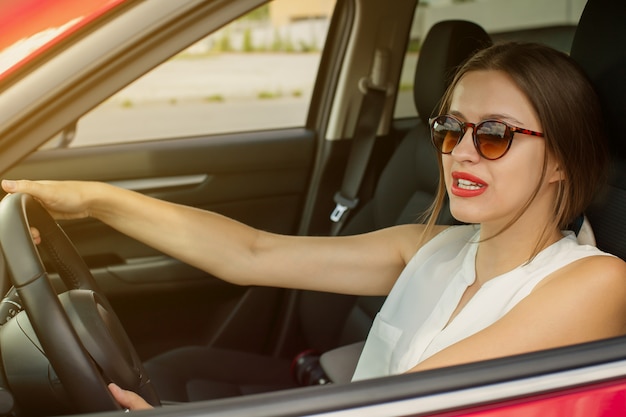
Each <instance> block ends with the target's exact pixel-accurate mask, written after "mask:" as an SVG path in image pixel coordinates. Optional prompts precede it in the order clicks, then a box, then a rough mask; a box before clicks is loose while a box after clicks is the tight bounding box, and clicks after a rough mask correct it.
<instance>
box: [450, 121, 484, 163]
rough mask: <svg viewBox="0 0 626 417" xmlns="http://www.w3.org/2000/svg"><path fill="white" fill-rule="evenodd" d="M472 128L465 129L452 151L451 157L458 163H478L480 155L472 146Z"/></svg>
mask: <svg viewBox="0 0 626 417" xmlns="http://www.w3.org/2000/svg"><path fill="white" fill-rule="evenodd" d="M472 133H473V127H469V126H468V127H467V129H465V132H464V133H463V136H461V139H459V141H458V142H457V144H456V146H455V147H454V148H453V149H452V153H451V155H452V157H453V158H455V159H456V160H458V161H473V162H475V161H478V160H479V159H480V155H479V154H478V151H477V150H476V147H475V146H474V139H473V138H472Z"/></svg>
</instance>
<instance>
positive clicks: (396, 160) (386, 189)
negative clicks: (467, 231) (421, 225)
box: [146, 21, 491, 401]
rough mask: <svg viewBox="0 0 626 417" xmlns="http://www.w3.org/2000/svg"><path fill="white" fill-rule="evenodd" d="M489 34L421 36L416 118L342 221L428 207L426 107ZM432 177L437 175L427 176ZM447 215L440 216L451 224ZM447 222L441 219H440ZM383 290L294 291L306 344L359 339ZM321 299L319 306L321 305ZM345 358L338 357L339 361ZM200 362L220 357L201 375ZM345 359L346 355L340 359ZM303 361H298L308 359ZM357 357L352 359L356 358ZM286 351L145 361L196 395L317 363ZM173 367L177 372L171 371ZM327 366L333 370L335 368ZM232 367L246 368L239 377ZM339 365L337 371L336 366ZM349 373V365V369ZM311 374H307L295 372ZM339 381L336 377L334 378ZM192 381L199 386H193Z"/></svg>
mask: <svg viewBox="0 0 626 417" xmlns="http://www.w3.org/2000/svg"><path fill="white" fill-rule="evenodd" d="M490 42H491V40H490V38H489V35H488V34H487V33H486V32H485V31H484V29H482V28H481V27H480V26H478V25H476V24H473V23H470V22H466V21H444V22H440V23H438V24H436V25H435V26H433V27H432V28H431V30H430V31H429V33H428V35H427V36H426V38H425V39H424V43H423V45H422V50H421V54H420V61H419V62H425V63H427V64H424V65H419V62H418V65H417V67H416V72H415V84H414V85H415V87H414V100H415V105H416V107H417V108H418V109H419V114H420V115H422V116H421V120H420V123H418V124H417V126H416V127H415V128H413V129H412V130H411V131H409V132H408V133H407V135H406V136H405V137H404V138H403V139H402V140H401V142H400V144H399V145H398V147H397V148H396V150H395V151H394V153H393V155H392V156H391V158H390V160H389V162H388V163H387V164H386V165H385V167H384V169H383V170H382V173H381V176H380V179H379V181H378V183H377V185H376V187H375V190H374V193H373V197H372V199H371V200H369V201H368V202H367V203H365V204H363V205H362V207H361V208H360V210H359V211H358V212H357V213H356V214H355V215H354V216H353V217H352V218H351V219H350V221H349V222H348V224H347V225H346V227H345V228H344V229H343V231H342V233H344V234H357V233H365V232H369V231H373V230H377V229H380V228H383V227H388V226H392V225H397V224H403V223H408V222H413V221H415V220H416V216H417V214H418V213H422V212H424V211H426V210H427V209H428V207H429V206H430V204H431V202H432V201H433V199H434V196H435V193H436V186H437V182H436V180H435V179H436V178H437V176H438V167H437V162H436V154H435V152H434V149H433V148H432V145H431V143H430V133H429V129H428V115H430V114H433V111H436V110H435V109H436V106H437V104H438V102H439V98H440V97H441V96H442V95H443V93H444V91H445V89H446V87H447V85H448V83H449V82H450V81H451V75H453V74H454V70H455V68H456V67H457V66H458V65H460V64H461V63H462V62H463V61H464V60H465V59H466V58H467V57H469V56H470V55H471V54H472V53H473V52H475V51H476V50H478V49H480V48H482V47H485V46H488V45H489V44H490ZM433 180H435V181H433ZM451 221H452V220H451V216H450V214H449V213H448V214H447V216H442V219H441V222H442V224H450V222H451ZM446 222H447V223H446ZM383 301H384V297H354V296H345V295H337V294H329V293H319V292H313V291H302V292H301V293H300V294H299V298H298V307H297V309H298V312H299V314H298V320H299V321H300V328H301V332H302V336H303V337H304V338H305V340H306V342H307V344H308V345H309V346H310V347H309V348H308V350H309V351H313V352H326V351H328V350H330V349H332V348H336V347H339V346H343V345H347V344H352V343H358V342H361V341H364V340H365V338H366V336H367V332H368V331H369V328H370V327H371V324H372V321H373V319H374V316H375V315H376V312H377V311H378V309H379V308H380V306H381V305H382V302H383ZM322 307H323V308H322ZM342 362H343V361H342ZM199 363H207V364H215V363H220V364H221V366H220V369H219V370H216V369H214V367H213V366H211V367H208V369H206V371H205V372H207V373H208V374H207V375H203V374H202V371H199V370H198V364H199ZM344 363H345V362H344ZM307 365H309V366H310V365H311V364H309V363H306V364H303V365H300V366H303V367H305V368H306V367H307ZM354 365H356V363H354ZM294 366H295V367H296V368H298V364H297V363H295V364H292V363H291V361H290V360H288V359H282V360H281V359H277V358H274V357H271V356H262V355H252V354H250V353H246V352H240V351H235V350H223V349H215V348H211V347H195V348H182V349H180V350H178V351H173V352H168V353H167V354H165V355H163V356H159V357H157V358H154V359H152V360H150V361H148V362H147V363H146V367H147V371H148V372H149V373H150V374H151V375H153V377H154V376H158V377H157V378H156V379H155V380H156V381H169V384H168V385H167V386H159V385H158V383H157V390H159V392H160V393H161V395H162V396H163V398H167V399H169V400H174V401H199V400H206V399H211V398H221V397H226V396H233V395H242V394H250V393H255V392H260V391H266V390H267V391H269V390H274V389H280V388H284V387H286V386H290V385H291V384H292V383H293V382H297V381H294V378H293V376H292V374H293V373H294V372H295V373H302V372H306V373H312V372H316V371H317V372H319V370H316V369H315V367H311V369H308V370H302V371H298V369H295V370H294V369H293V367H294ZM173 368H176V369H177V372H176V373H174V372H173V371H172V369H173ZM336 368H337V367H333V370H334V371H335V372H337V371H339V370H338V369H336ZM234 369H244V370H245V372H243V373H242V374H241V375H240V377H239V378H240V379H237V377H235V376H234V375H233V370H234ZM339 372H342V371H339ZM347 373H349V371H348V372H347ZM300 378H301V379H303V380H310V379H311V378H310V377H309V376H308V375H300ZM333 380H334V381H335V382H337V379H336V378H333ZM198 386H201V387H202V388H201V389H199V388H198Z"/></svg>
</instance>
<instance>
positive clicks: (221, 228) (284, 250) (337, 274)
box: [3, 181, 441, 295]
mask: <svg viewBox="0 0 626 417" xmlns="http://www.w3.org/2000/svg"><path fill="white" fill-rule="evenodd" d="M3 188H4V189H5V191H7V192H24V193H28V194H31V195H33V196H34V197H35V198H37V199H38V200H40V201H41V202H42V203H43V204H44V206H45V207H46V208H47V209H48V210H49V211H50V212H51V214H52V215H53V216H54V217H56V218H62V219H68V218H82V217H93V218H96V219H99V220H101V221H103V222H104V223H106V224H108V225H110V226H111V227H113V228H115V229H116V230H118V231H120V232H122V233H124V234H126V235H128V236H130V237H132V238H135V239H137V240H139V241H141V242H143V243H145V244H147V245H150V246H152V247H154V248H155V249H157V250H159V251H161V252H163V253H166V254H168V255H170V256H172V257H175V258H177V259H180V260H181V261H183V262H186V263H189V264H191V265H193V266H196V267H198V268H201V269H203V270H205V271H207V272H209V273H211V274H213V275H215V276H217V277H219V278H221V279H224V280H227V281H229V282H232V283H236V284H240V285H266V286H277V287H285V288H298V289H311V290H322V291H331V292H339V293H349V294H370V295H373V294H378V295H382V294H387V293H388V292H389V290H390V289H391V287H392V286H393V283H394V282H395V280H396V278H397V277H398V275H399V274H400V272H401V271H402V269H403V268H404V266H405V265H406V263H407V262H408V260H409V259H410V258H411V256H412V255H413V254H414V253H415V251H416V250H417V249H418V245H419V242H420V239H421V235H422V231H423V226H422V225H406V226H398V227H393V228H389V229H385V230H380V231H376V232H372V233H368V234H364V235H359V236H349V237H333V238H329V237H299V236H284V235H278V234H273V233H268V232H264V231H260V230H257V229H254V228H251V227H249V226H246V225H244V224H242V223H239V222H237V221H234V220H231V219H228V218H226V217H224V216H221V215H219V214H216V213H212V212H209V211H205V210H200V209H196V208H192V207H188V206H182V205H178V204H173V203H169V202H166V201H162V200H157V199H154V198H151V197H148V196H145V195H143V194H139V193H135V192H132V191H128V190H124V189H121V188H117V187H113V186H111V185H108V184H104V183H96V182H71V181H70V182H48V181H41V182H32V181H11V182H8V181H4V182H3ZM440 230H441V228H436V230H435V231H434V233H436V232H439V231H440ZM434 233H433V234H434Z"/></svg>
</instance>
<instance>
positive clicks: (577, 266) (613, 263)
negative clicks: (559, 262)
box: [537, 251, 626, 306]
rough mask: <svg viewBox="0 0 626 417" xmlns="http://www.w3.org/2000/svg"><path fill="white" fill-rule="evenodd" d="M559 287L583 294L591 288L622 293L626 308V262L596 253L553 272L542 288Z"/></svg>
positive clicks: (615, 257)
mask: <svg viewBox="0 0 626 417" xmlns="http://www.w3.org/2000/svg"><path fill="white" fill-rule="evenodd" d="M548 285H549V286H559V287H562V289H563V291H567V292H583V293H584V292H585V291H588V290H590V289H591V288H592V287H593V288H595V289H598V290H601V291H603V292H607V293H608V292H616V293H623V295H624V297H625V298H623V299H622V300H623V304H624V305H625V306H626V262H624V261H623V260H622V259H621V258H619V257H617V256H613V255H610V254H607V253H603V252H600V251H598V253H597V254H595V255H592V256H587V257H584V258H581V259H578V260H576V261H574V262H571V263H570V264H568V265H566V266H564V267H563V268H560V269H559V270H557V271H555V272H554V273H553V274H551V276H550V277H548V278H547V279H546V280H544V281H543V282H542V283H541V285H539V286H537V288H538V289H539V288H541V287H542V286H548Z"/></svg>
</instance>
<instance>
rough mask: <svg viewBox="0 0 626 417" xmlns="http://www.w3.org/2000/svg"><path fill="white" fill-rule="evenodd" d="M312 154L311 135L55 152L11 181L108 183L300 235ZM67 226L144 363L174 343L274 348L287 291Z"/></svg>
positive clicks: (107, 231)
mask: <svg viewBox="0 0 626 417" xmlns="http://www.w3.org/2000/svg"><path fill="white" fill-rule="evenodd" d="M313 149H314V135H313V133H311V132H310V131H307V130H305V129H285V130H279V131H267V132H255V133H244V134H230V135H222V136H211V137H195V138H180V139H171V140H164V141H154V142H144V143H135V144H128V145H111V146H100V147H92V148H77V149H56V150H46V151H41V152H38V153H35V154H33V155H32V156H31V157H29V158H28V159H26V160H24V161H23V162H22V163H21V164H19V165H17V166H16V167H14V168H13V169H11V170H10V171H9V172H7V173H5V178H28V179H61V180H104V181H108V182H111V183H113V184H116V185H119V186H122V187H127V188H132V189H135V190H137V191H138V192H142V193H145V194H148V195H151V196H154V197H156V198H160V199H163V200H167V201H172V202H175V203H179V204H185V205H189V206H194V207H198V208H201V209H208V210H213V211H216V212H219V213H222V214H224V215H227V216H229V217H232V218H234V219H237V220H239V221H242V222H244V223H246V224H249V225H251V226H254V227H257V228H260V229H263V230H269V231H273V232H277V233H295V231H296V229H297V226H298V221H299V213H300V210H301V204H302V200H303V198H304V193H305V191H306V187H307V182H308V178H309V174H310V173H309V171H310V169H311V164H312V157H313ZM138 209H140V208H138ZM61 224H62V227H63V228H64V230H65V231H66V233H67V234H68V236H69V237H70V239H71V240H72V241H73V242H74V244H75V246H76V247H77V249H78V250H79V252H80V253H81V255H82V256H83V257H84V259H85V261H86V262H87V264H88V265H89V266H90V268H91V269H92V272H93V274H94V276H95V277H96V279H97V280H98V281H99V283H100V285H101V286H102V288H103V290H104V291H105V293H106V294H107V296H108V297H109V298H110V300H111V303H112V304H113V305H114V307H115V309H116V311H117V312H118V314H119V315H120V318H121V320H122V322H123V323H124V325H125V327H126V329H127V331H128V332H129V334H130V336H131V338H132V339H133V342H134V343H135V344H136V346H137V348H138V351H139V352H140V354H141V355H142V356H143V357H146V358H147V357H149V356H152V355H154V354H155V353H158V352H160V351H163V350H165V349H171V348H173V347H175V346H173V344H174V345H178V346H183V345H189V344H207V343H210V344H215V345H219V346H223V347H228V348H237V349H244V350H249V351H257V352H260V351H264V350H266V349H271V340H269V339H268V338H269V335H272V334H273V333H275V331H273V326H275V325H276V320H275V317H276V312H277V311H279V309H280V308H281V300H282V298H283V292H284V291H283V290H279V289H267V288H263V289H260V288H247V287H238V286H234V285H230V284H226V283H224V282H223V281H221V280H219V279H217V278H215V277H212V276H210V275H208V274H207V273H205V272H203V271H200V270H198V269H196V268H193V267H191V266H188V265H186V264H183V263H181V262H179V261H177V260H173V259H171V258H169V257H167V256H165V255H163V254H161V253H159V252H157V251H155V250H153V249H152V248H149V247H148V246H146V245H144V244H142V243H140V242H138V241H135V240H133V239H130V238H128V237H126V236H124V235H123V234H121V233H119V232H117V231H115V230H113V229H112V228H110V227H109V226H107V225H105V224H103V223H101V222H99V221H96V220H93V219H81V220H74V221H63V222H61ZM138 305H139V306H141V308H139V309H138V308H137V306H138ZM173 335H174V336H175V337H172V336H173Z"/></svg>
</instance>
